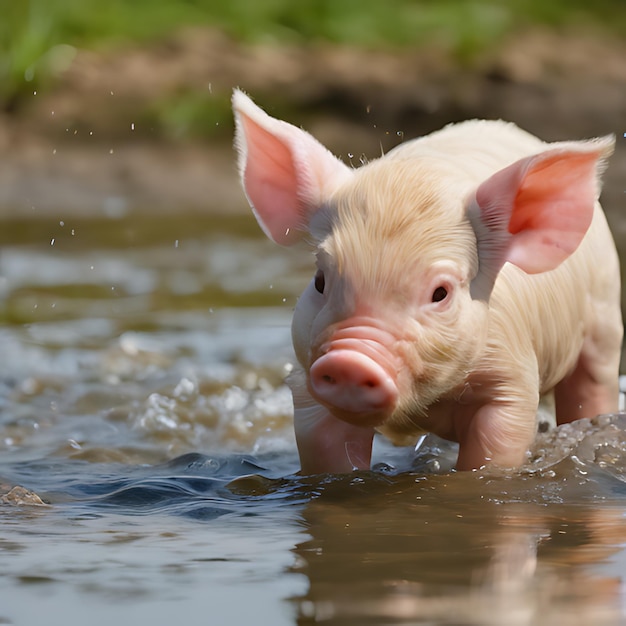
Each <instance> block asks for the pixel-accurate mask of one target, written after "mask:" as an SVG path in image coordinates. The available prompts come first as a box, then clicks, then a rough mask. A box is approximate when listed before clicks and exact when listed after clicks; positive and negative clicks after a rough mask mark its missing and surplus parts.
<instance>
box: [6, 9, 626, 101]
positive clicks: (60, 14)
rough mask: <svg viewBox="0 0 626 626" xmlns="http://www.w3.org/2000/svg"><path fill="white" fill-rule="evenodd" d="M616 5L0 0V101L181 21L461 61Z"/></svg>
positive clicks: (617, 14) (598, 15)
mask: <svg viewBox="0 0 626 626" xmlns="http://www.w3.org/2000/svg"><path fill="white" fill-rule="evenodd" d="M624 13H625V12H624V11H623V0H594V1H593V2H589V0H500V1H498V0H482V1H480V0H475V1H473V0H386V1H385V2H383V1H382V0H298V1H296V2H294V1H293V0H227V1H226V0H106V1H103V0H0V16H1V17H0V108H4V109H11V108H14V107H16V106H19V102H20V96H21V95H23V94H25V93H29V92H32V91H34V90H35V89H40V88H42V87H45V86H46V85H47V84H48V83H49V82H50V81H52V80H54V78H55V76H57V75H58V74H59V73H60V72H61V71H62V70H63V68H64V67H65V66H66V65H67V64H68V63H69V62H70V61H71V58H72V54H73V48H74V47H88V48H94V49H102V48H110V47H115V46H119V45H121V44H123V43H126V42H134V41H148V40H154V39H158V38H161V37H163V36H165V35H167V33H169V32H171V31H174V30H176V29H178V28H181V27H183V26H188V25H207V26H213V27H218V28H221V29H222V30H224V31H226V32H227V33H228V34H230V35H231V36H233V37H235V38H237V39H241V40H246V41H262V40H272V41H288V42H291V43H294V42H295V43H306V42H309V41H319V40H322V41H331V42H335V43H342V44H347V45H355V46H364V47H369V48H388V47H396V48H397V47H406V46H426V45H429V44H431V43H432V42H433V41H438V42H440V43H441V44H443V45H444V46H445V47H447V48H448V49H449V50H451V51H452V52H453V53H454V54H456V55H457V58H458V59H459V60H461V61H463V60H464V59H468V58H471V57H472V56H473V55H475V54H476V53H477V52H479V51H481V50H484V49H485V48H488V47H490V46H496V45H497V44H498V42H499V41H500V40H501V39H502V37H504V36H506V35H507V34H509V33H510V32H512V31H514V30H515V29H518V28H523V27H525V26H528V25H532V24H544V25H548V26H550V27H563V26H571V25H578V26H580V25H582V26H585V27H587V26H589V25H593V26H594V27H596V28H608V29H611V30H613V31H615V32H618V33H626V16H625V15H624Z"/></svg>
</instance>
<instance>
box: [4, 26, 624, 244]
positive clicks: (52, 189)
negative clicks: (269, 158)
mask: <svg viewBox="0 0 626 626" xmlns="http://www.w3.org/2000/svg"><path fill="white" fill-rule="evenodd" d="M70 52H71V55H70V56H71V57H72V58H71V60H70V61H68V65H67V67H66V69H65V70H64V71H63V72H62V74H60V75H59V77H58V79H57V81H56V82H55V84H54V86H50V87H49V88H47V89H45V90H43V89H40V90H39V92H38V93H37V94H33V95H32V96H30V95H29V96H28V97H27V98H24V99H23V100H22V101H21V102H19V103H18V105H17V106H16V107H15V109H14V110H12V111H10V112H7V113H5V114H3V115H2V116H1V117H0V149H1V150H2V155H3V167H2V168H1V169H0V216H5V217H8V216H10V215H13V216H15V215H18V216H25V217H26V216H28V215H33V216H36V217H41V216H42V215H44V214H49V215H50V216H55V215H65V216H67V215H72V214H74V215H76V214H80V215H82V216H84V215H88V214H90V213H93V214H94V215H102V214H103V213H104V214H111V215H116V214H119V213H123V212H126V211H142V212H143V211H145V212H161V213H162V212H178V211H182V210H184V211H196V210H197V211H223V212H233V211H242V210H247V209H246V207H245V205H244V202H243V197H242V194H241V191H240V189H239V187H238V184H237V180H236V173H235V168H234V160H233V153H232V149H231V147H230V140H231V135H232V126H231V121H230V117H229V113H228V110H227V101H228V98H229V94H230V92H231V90H232V88H233V86H240V87H241V88H243V89H244V90H245V91H247V92H248V93H250V94H251V95H252V96H253V97H254V98H255V99H256V101H257V102H258V103H259V104H261V105H262V106H264V107H266V108H268V110H269V111H270V112H271V113H273V114H274V115H278V116H284V117H286V118H287V119H289V120H290V121H292V122H294V123H296V124H299V125H302V126H303V127H305V128H306V129H307V130H309V131H311V132H312V133H313V134H314V135H316V136H317V137H318V138H319V139H320V140H322V141H323V142H325V143H326V144H327V145H328V146H329V147H330V148H331V149H332V150H333V151H335V152H336V153H337V154H339V155H341V156H342V157H343V158H344V159H345V160H347V161H350V160H352V161H353V162H354V163H355V164H357V165H358V163H359V159H360V158H361V156H362V155H365V156H366V157H369V158H372V157H375V156H378V155H379V154H380V151H381V147H382V149H384V150H387V149H389V148H390V147H392V146H393V145H395V144H396V143H398V142H399V141H401V140H402V139H408V138H411V137H414V136H418V135H420V134H423V133H426V132H429V131H431V130H434V129H436V128H439V127H441V126H443V125H444V124H446V123H448V122H451V121H457V120H461V119H465V118H471V117H488V118H504V119H508V120H511V121H514V122H516V123H517V124H519V125H520V126H522V127H524V128H526V129H527V130H529V131H531V132H533V133H535V134H537V135H539V136H541V137H542V138H544V139H546V140H559V139H570V138H583V137H589V136H596V135H601V134H606V133H614V134H615V135H616V136H617V144H618V145H617V150H616V154H615V156H614V157H613V159H612V161H611V166H610V168H609V171H608V172H607V176H606V185H605V195H604V203H605V206H606V208H607V212H608V213H609V219H610V220H611V224H612V226H613V229H614V231H615V233H616V237H617V238H618V240H622V241H623V240H626V220H625V219H624V218H623V216H619V217H618V214H619V213H621V212H622V209H623V206H624V199H625V196H624V192H625V190H626V139H624V133H625V132H626V44H625V43H623V42H620V41H617V40H609V39H608V38H606V37H603V36H602V35H600V34H599V35H598V36H595V37H593V36H589V35H584V36H579V35H576V34H569V35H566V34H555V33H553V32H548V31H543V30H533V31H531V32H527V33H526V34H524V35H519V36H518V37H516V38H515V39H512V40H510V41H508V42H506V43H505V44H504V45H503V46H502V47H501V48H500V50H499V51H498V52H497V53H496V52H491V53H489V54H487V55H484V56H483V57H482V58H478V59H475V60H474V61H473V62H472V63H471V64H465V65H464V66H463V64H459V63H457V62H455V61H454V60H453V59H452V58H450V56H449V55H447V54H446V53H445V51H443V50H437V49H433V48H429V49H427V50H426V49H421V50H415V51H404V52H397V53H391V52H380V51H376V52H374V51H364V50H359V49H355V48H341V47H333V46H330V45H328V44H323V45H322V44H320V45H312V46H308V47H304V48H303V47H293V48H290V47H285V46H282V47H277V46H273V45H267V44H265V45H242V44H238V43H235V42H233V41H232V40H230V39H228V38H226V37H225V36H224V35H222V34H220V33H217V32H214V31H207V30H192V31H186V32H182V33H180V34H178V35H177V36H175V37H173V38H171V39H169V40H167V41H164V42H161V43H159V44H155V45H153V46H151V47H144V48H127V49H116V50H114V51H111V52H109V53H106V52H100V53H95V52H90V51H81V50H79V51H73V50H71V51H70ZM187 92H197V93H199V94H201V96H202V98H205V100H206V102H207V106H209V107H211V109H212V110H214V112H215V123H214V126H215V132H214V133H212V134H210V135H205V136H204V137H203V138H202V139H199V138H196V137H194V135H193V133H186V134H185V133H178V135H179V136H176V134H177V133H172V132H167V129H165V130H164V128H163V127H162V126H161V125H160V122H159V120H158V119H157V117H155V115H154V114H153V113H151V112H153V111H154V103H158V102H164V101H166V100H167V98H168V97H169V96H171V95H176V94H180V93H187ZM155 120H156V121H155Z"/></svg>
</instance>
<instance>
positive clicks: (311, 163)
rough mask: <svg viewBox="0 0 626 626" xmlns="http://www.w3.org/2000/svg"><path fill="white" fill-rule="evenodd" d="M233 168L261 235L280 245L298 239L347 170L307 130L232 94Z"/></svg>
mask: <svg viewBox="0 0 626 626" xmlns="http://www.w3.org/2000/svg"><path fill="white" fill-rule="evenodd" d="M233 110H234V113H235V122H236V137H235V144H236V146H237V149H238V152H239V171H240V174H241V179H242V183H243V186H244V190H245V192H246V196H247V197H248V201H249V202H250V206H251V207H252V210H253V211H254V214H255V215H256V218H257V220H258V222H259V224H260V225H261V228H262V229H263V231H264V232H265V234H266V235H267V236H268V237H269V238H270V239H272V240H273V241H275V242H276V243H279V244H281V245H285V246H288V245H292V244H293V243H295V242H296V241H298V240H299V239H301V238H302V235H303V231H305V230H307V228H308V224H309V221H310V219H311V217H312V216H313V214H314V213H315V212H316V211H317V210H318V209H319V208H320V206H321V205H322V203H323V202H324V200H325V198H326V197H328V195H329V194H330V193H331V192H332V191H333V190H334V189H336V188H337V187H338V186H339V185H340V184H341V183H342V182H343V181H344V180H346V179H347V177H348V176H350V175H351V171H350V169H349V168H348V167H347V166H346V165H345V164H344V163H342V162H341V161H340V160H339V159H337V158H336V157H335V156H333V155H332V154H331V153H330V152H329V151H328V150H327V149H326V148H325V147H324V146H322V144H320V143H319V142H318V141H317V140H315V139H314V138H313V137H312V136H311V135H309V134H308V133H307V132H305V131H303V130H301V129H299V128H296V127H295V126H292V125H291V124H288V123H287V122H283V121H281V120H277V119H274V118H273V117H270V116H269V115H267V114H266V113H265V112H263V111H262V110H261V109H260V108H259V107H257V106H256V105H255V104H254V103H253V102H252V100H250V98H248V97H247V96H246V95H245V94H244V93H242V92H241V91H239V90H235V92H234V94H233Z"/></svg>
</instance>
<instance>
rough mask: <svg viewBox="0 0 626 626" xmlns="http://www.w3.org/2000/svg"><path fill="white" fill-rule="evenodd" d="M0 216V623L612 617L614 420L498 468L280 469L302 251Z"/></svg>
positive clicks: (622, 508) (177, 229)
mask: <svg viewBox="0 0 626 626" xmlns="http://www.w3.org/2000/svg"><path fill="white" fill-rule="evenodd" d="M0 233H1V234H0V245H1V248H0V249H1V253H0V298H1V300H0V301H1V309H0V314H1V315H2V321H3V326H2V328H1V330H0V353H1V354H2V356H3V359H2V360H1V362H0V409H1V411H0V524H1V526H0V528H1V530H0V624H14V625H28V626H30V625H36V624H64V625H72V624H85V623H89V624H92V625H99V624H103V625H104V624H107V625H109V624H112V623H120V624H131V623H146V624H154V625H160V624H164V625H165V624H168V625H169V624H171V623H173V622H174V623H176V622H178V623H186V624H196V623H197V624H251V623H255V624H262V625H264V624H268V625H282V624H287V625H290V624H299V625H304V624H314V623H321V624H341V625H349V624H355V625H357V624H358V625H363V624H428V625H431V624H454V625H460V624H467V625H482V624H494V625H496V624H497V625H500V624H504V623H506V624H507V625H513V626H515V625H518V624H519V625H524V626H525V625H533V626H534V625H553V624H554V625H558V624H563V623H567V624H585V625H588V624H594V625H595V624H607V625H609V624H610V625H613V624H621V623H626V608H625V607H626V588H625V582H624V581H625V575H626V549H625V546H626V519H625V515H626V470H625V469H624V468H625V467H626V463H625V462H624V461H625V460H626V417H623V416H613V417H606V418H600V419H596V420H594V421H592V422H589V421H582V422H579V423H577V424H574V425H569V426H566V427H563V428H561V429H559V430H558V431H557V432H556V433H549V434H546V435H543V436H542V439H541V440H540V441H538V443H537V445H536V448H535V450H534V452H533V456H532V457H531V458H530V459H529V462H528V464H527V465H526V466H525V467H524V468H522V469H521V470H520V471H516V472H505V473H502V472H500V473H497V472H470V473H464V474H456V473H454V472H453V471H451V468H452V465H453V462H454V456H455V448H454V446H453V445H452V444H448V443H446V442H443V441H440V440H437V439H434V438H429V439H427V440H426V442H425V443H424V444H423V446H422V447H421V448H420V449H419V450H418V451H417V452H414V451H412V450H408V449H400V450H398V449H392V448H390V447H388V446H386V445H385V443H384V442H382V441H377V442H376V450H375V463H376V465H375V469H374V471H372V472H360V473H356V474H353V475H350V476H321V477H301V476H299V475H298V474H297V469H298V461H297V454H296V450H295V443H294V439H293V433H292V427H291V422H290V420H291V418H290V411H291V406H290V397H289V393H288V390H287V388H286V387H285V385H284V384H283V382H282V381H283V378H284V376H285V374H286V373H288V371H289V370H290V367H291V364H292V355H291V350H290V340H289V323H290V317H291V308H292V307H293V305H294V303H295V300H296V297H297V294H298V292H299V290H300V289H301V288H302V286H303V284H304V283H305V282H306V281H307V280H308V276H309V272H310V265H309V262H310V259H309V258H307V255H306V254H301V255H298V254H296V253H294V252H293V251H289V250H281V249H279V248H277V247H274V246H272V245H271V244H269V243H267V242H266V241H265V240H264V239H263V238H262V237H260V236H259V235H258V233H257V229H256V226H255V225H254V224H253V222H252V220H250V219H237V220H235V219H230V220H228V219H220V220H216V219H208V218H203V219H200V218H198V217H197V216H191V215H190V216H177V217H176V219H174V218H166V217H164V218H163V219H155V218H150V219H148V218H138V217H134V218H133V217H120V218H118V219H103V220H82V221H81V220H76V219H71V220H69V219H66V220H61V219H59V220H32V221H19V222H18V221H5V222H4V223H3V225H2V229H0ZM15 486H21V487H22V488H23V489H22V490H18V489H12V488H14V487H15Z"/></svg>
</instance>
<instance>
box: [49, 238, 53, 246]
mask: <svg viewBox="0 0 626 626" xmlns="http://www.w3.org/2000/svg"><path fill="white" fill-rule="evenodd" d="M50 245H51V246H53V245H54V237H53V238H52V240H51V241H50Z"/></svg>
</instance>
